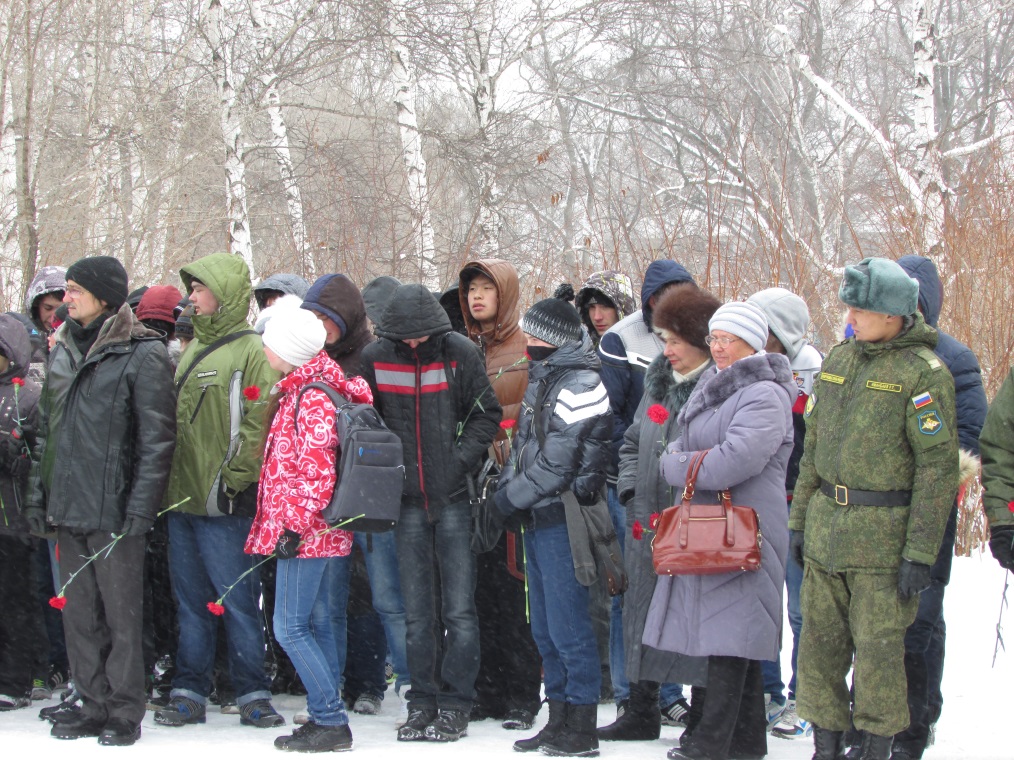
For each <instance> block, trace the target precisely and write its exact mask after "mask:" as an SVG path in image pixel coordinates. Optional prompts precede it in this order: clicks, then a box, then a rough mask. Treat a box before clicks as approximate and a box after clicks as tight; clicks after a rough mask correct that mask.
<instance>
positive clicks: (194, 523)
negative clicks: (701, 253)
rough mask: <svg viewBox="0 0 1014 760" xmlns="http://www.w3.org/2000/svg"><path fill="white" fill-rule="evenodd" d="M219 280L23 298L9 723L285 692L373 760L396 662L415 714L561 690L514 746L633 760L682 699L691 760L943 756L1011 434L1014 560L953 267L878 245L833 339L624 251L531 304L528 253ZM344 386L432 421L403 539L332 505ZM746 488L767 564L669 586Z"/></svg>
mask: <svg viewBox="0 0 1014 760" xmlns="http://www.w3.org/2000/svg"><path fill="white" fill-rule="evenodd" d="M180 280H181V283H182V285H183V287H184V289H185V293H184V292H181V291H180V290H179V289H177V288H176V287H175V286H172V285H156V286H152V287H145V288H140V289H138V290H135V291H133V292H131V291H129V286H128V275H127V272H126V270H125V269H124V267H123V266H122V264H121V263H120V262H119V261H117V260H116V259H114V258H111V257H105V256H94V257H86V258H83V259H80V260H78V261H76V262H74V263H73V264H72V265H71V266H70V267H68V268H67V269H63V268H61V267H55V266H49V267H45V268H43V269H42V270H40V271H39V273H38V274H37V276H36V277H35V279H34V280H33V282H32V283H31V285H30V287H29V289H28V293H27V298H26V304H25V313H24V314H17V313H9V314H6V315H2V316H0V512H2V517H3V519H2V521H0V608H3V609H4V610H5V612H4V615H3V616H2V617H0V710H2V711H6V710H16V709H23V708H26V707H28V706H29V705H30V704H31V701H32V700H33V699H36V700H44V699H48V698H49V697H50V696H51V695H52V694H53V692H54V691H61V690H62V699H61V701H60V702H59V703H58V704H55V705H52V706H48V707H45V708H43V709H42V711H41V713H40V717H41V718H44V719H47V720H48V721H49V722H50V723H51V728H50V733H51V735H52V736H53V737H56V738H59V739H79V738H88V737H90V738H93V739H94V738H97V740H98V742H99V743H100V744H104V745H120V746H123V745H131V744H133V743H134V742H136V741H137V740H138V739H139V738H140V735H141V723H142V719H143V718H144V716H145V713H146V710H151V711H152V712H153V717H152V719H153V721H154V722H155V723H157V724H159V725H162V726H170V727H183V726H187V725H193V724H202V723H205V722H206V719H207V711H208V710H209V708H210V705H218V706H219V707H220V709H221V711H222V712H224V713H233V714H238V716H239V721H240V723H241V724H242V725H247V726H252V727H258V728H280V727H282V726H285V725H286V719H285V717H283V716H282V715H281V714H279V712H278V711H277V710H276V709H275V707H274V705H273V703H272V696H273V694H277V693H281V692H288V693H294V694H305V695H306V711H305V712H302V713H299V714H297V715H296V716H294V718H293V722H294V723H296V724H297V727H296V728H295V729H294V730H293V731H292V732H291V733H286V734H284V735H281V736H278V737H277V738H276V739H275V741H274V744H275V746H276V747H277V748H279V749H281V750H286V751H302V752H318V751H341V750H349V749H352V746H353V737H352V732H351V730H350V728H349V716H348V713H349V711H354V712H356V713H361V714H365V715H375V714H377V713H378V712H380V710H381V704H382V701H383V699H384V696H385V692H386V691H387V689H388V688H389V685H393V688H394V690H395V691H396V692H398V693H399V694H401V695H402V697H403V700H404V702H403V703H402V704H403V706H404V711H403V714H401V715H400V717H399V719H398V720H397V726H396V729H397V733H396V738H397V740H398V741H435V742H452V741H457V740H458V739H460V738H462V737H464V736H466V735H467V731H468V725H469V723H470V722H471V721H476V720H488V719H494V720H496V721H499V722H500V723H501V725H502V726H503V728H504V729H507V730H515V731H527V730H530V729H533V727H534V726H535V724H536V722H537V715H538V713H539V712H540V710H541V709H542V706H543V705H544V704H545V705H546V710H547V712H548V718H547V719H546V721H545V722H544V723H543V724H542V726H541V728H540V730H539V731H538V732H537V733H535V734H534V735H531V736H527V737H526V738H523V739H519V740H517V741H516V742H514V744H513V748H514V749H515V750H517V751H519V752H533V751H540V752H542V753H543V754H547V755H551V756H576V757H591V756H597V755H598V754H599V752H600V741H603V742H607V741H651V740H655V739H658V738H659V736H660V732H661V727H662V725H670V726H678V727H681V728H682V729H683V731H682V734H681V736H680V740H679V745H678V746H676V747H673V748H672V749H671V750H670V751H669V753H668V757H669V758H671V760H681V759H687V760H727V759H728V758H739V759H742V758H760V757H763V756H764V755H765V754H767V751H768V739H769V738H770V737H776V738H778V739H785V740H800V739H802V740H806V741H810V740H811V738H812V742H813V745H814V755H813V758H814V760H841V759H842V758H849V759H850V760H889V759H891V760H917V759H918V758H921V757H923V753H924V752H925V751H926V750H927V747H929V746H930V745H931V744H932V742H933V731H934V724H935V723H936V721H937V720H938V718H939V716H940V712H941V709H942V697H941V693H940V683H941V676H942V668H943V659H944V641H945V633H946V627H945V622H944V619H943V604H942V603H943V595H944V589H945V587H946V585H947V582H948V578H949V574H950V567H951V557H952V556H953V545H954V538H955V521H956V513H957V505H958V495H959V492H960V491H961V490H962V489H963V488H964V487H965V485H966V484H967V483H968V481H969V479H970V478H971V477H974V475H975V474H976V473H977V472H978V470H979V460H978V457H979V456H980V455H981V465H982V483H983V485H984V487H985V499H984V502H985V508H986V511H987V515H988V518H989V522H990V529H991V540H990V546H991V549H992V552H993V555H994V556H995V557H996V559H997V560H998V562H999V563H1000V564H1001V565H1002V566H1003V567H1005V568H1007V569H1014V374H1012V375H1011V376H1010V377H1008V378H1007V380H1006V382H1005V383H1004V384H1003V387H1002V388H1001V390H1000V393H999V394H998V396H997V399H996V401H995V402H994V405H993V407H992V408H991V409H989V411H988V414H987V400H986V395H985V392H984V390H983V385H982V379H981V373H980V370H979V365H978V362H977V361H976V359H975V356H974V354H973V353H972V351H971V350H970V349H969V348H968V347H966V346H964V345H962V344H961V343H959V342H958V341H956V340H955V339H954V338H952V337H950V336H948V335H947V334H945V333H943V332H942V331H940V330H939V329H938V328H937V327H936V325H937V320H938V319H939V316H940V311H941V307H942V303H943V288H942V284H941V281H940V279H939V276H938V274H937V271H936V269H935V267H934V265H933V262H932V261H931V260H930V259H927V258H925V257H921V256H906V257H903V258H902V259H900V260H899V261H897V262H895V261H891V260H887V259H882V258H869V259H865V260H863V261H862V262H860V263H858V264H856V265H850V266H847V267H846V268H845V271H844V277H843V280H842V283H841V286H840V289H839V298H840V300H841V303H842V308H843V310H844V312H845V315H846V317H845V324H844V336H843V338H844V339H843V340H842V341H841V342H840V343H839V344H837V345H835V346H834V347H832V348H830V349H829V350H828V352H827V354H826V356H822V354H821V353H820V352H819V351H818V350H817V348H816V347H815V346H813V345H812V344H811V342H810V340H809V336H810V335H811V334H812V328H811V325H810V315H809V312H808V309H807V305H806V301H805V300H804V299H803V298H801V297H800V296H799V295H798V294H795V293H792V292H790V291H788V290H786V289H784V288H778V287H774V288H767V289H764V290H760V291H759V292H757V293H754V294H753V295H752V296H750V297H749V298H748V299H746V300H745V301H732V302H728V303H724V304H723V303H721V302H720V301H719V300H718V299H717V298H716V297H715V296H714V295H712V294H711V293H709V292H707V291H706V290H705V289H703V288H701V287H700V286H699V285H698V284H697V283H696V282H695V280H694V278H693V276H692V275H691V273H690V272H689V271H688V270H687V269H686V268H685V267H683V266H681V265H680V264H678V263H677V262H674V261H668V260H662V261H655V262H653V263H652V264H650V265H649V266H648V267H647V269H646V271H645V272H644V273H643V276H642V277H641V280H642V283H643V284H642V287H641V293H640V301H639V304H638V301H637V300H636V299H635V293H634V288H633V282H632V279H631V278H630V277H629V276H628V275H626V274H624V273H621V272H617V271H601V272H596V273H594V274H593V275H592V276H591V277H589V278H588V279H587V280H586V281H585V282H584V283H583V284H582V285H581V286H580V288H578V289H577V290H576V291H575V289H574V288H573V287H571V286H563V287H561V288H558V290H557V292H556V293H555V294H554V296H553V297H550V298H545V299H542V300H540V301H537V302H536V303H534V304H533V305H532V306H531V307H529V308H528V309H527V310H523V309H522V308H521V305H522V296H521V291H520V283H519V279H518V274H517V272H516V270H515V269H514V267H513V266H512V265H511V264H510V263H508V262H506V261H502V260H495V259H490V260H475V261H469V262H467V263H466V264H465V265H464V267H462V269H461V271H460V274H459V277H458V281H457V282H456V283H455V284H454V285H453V286H452V287H451V288H450V289H449V290H448V291H446V292H444V293H432V292H430V291H429V290H428V289H427V288H425V287H424V286H422V285H418V284H403V283H401V282H399V281H398V280H396V279H395V278H393V277H387V276H385V277H380V278H377V279H376V280H373V281H371V282H369V283H367V284H365V286H364V287H363V288H362V289H360V288H359V287H358V286H357V284H356V283H355V282H353V281H352V280H351V279H350V278H349V277H347V276H346V275H343V274H327V275H324V276H322V277H320V278H319V279H317V280H316V281H315V282H313V283H312V284H311V283H309V282H307V281H306V280H304V279H303V278H302V277H299V276H298V275H295V274H275V275H272V276H270V277H267V278H265V279H263V280H261V281H260V282H259V283H258V284H257V285H256V286H253V284H252V283H251V281H250V275H249V270H248V269H247V266H246V264H245V263H244V262H243V261H242V259H240V258H238V257H236V256H233V255H229V254H224V253H222V254H212V255H210V256H206V257H204V258H201V259H199V260H197V261H194V262H193V263H191V264H188V265H187V266H185V267H183V269H182V270H181V271H180ZM251 296H253V297H254V299H255V301H256V310H255V312H254V313H255V320H254V322H253V323H251V321H250V314H251ZM339 398H341V399H343V400H344V401H347V402H349V403H352V404H372V405H373V407H374V408H375V409H376V410H377V412H378V413H379V415H380V416H381V418H382V419H383V421H384V422H385V424H386V426H387V427H388V428H389V430H390V431H391V432H392V433H393V434H395V435H396V436H397V438H398V439H399V440H400V442H401V446H402V452H403V459H404V467H405V478H404V485H403V489H402V496H401V505H400V515H399V518H398V521H397V525H396V527H395V528H394V529H393V530H391V531H387V532H363V531H355V530H349V529H346V526H344V525H341V524H339V525H337V526H335V525H332V524H330V523H329V522H328V521H327V520H325V519H324V518H323V517H322V513H323V511H324V510H325V508H326V507H327V506H328V504H329V503H330V502H331V497H332V494H333V493H334V492H335V489H341V487H342V482H341V479H340V478H339V476H338V467H337V465H338V461H339V457H340V455H341V451H340V439H339V433H338V426H337V425H336V422H337V418H338V415H339V409H338V404H337V401H336V400H337V399H339ZM980 447H981V451H980ZM716 492H719V493H725V494H729V495H730V497H731V501H732V503H735V504H736V505H739V506H741V507H746V508H749V509H750V510H752V512H753V514H754V515H755V516H756V520H757V524H758V532H759V542H758V543H759V549H758V555H759V562H758V563H757V566H756V568H754V570H753V571H750V570H735V571H730V572H718V573H704V572H691V573H686V572H678V573H674V574H664V573H663V574H659V572H657V571H656V568H655V565H654V564H653V540H652V539H653V538H656V537H657V536H654V535H653V534H655V533H656V531H658V532H661V531H662V530H663V527H662V526H663V523H664V521H662V520H661V519H660V516H661V515H662V514H663V513H665V512H666V510H669V509H676V508H677V507H675V506H674V505H676V504H678V503H679V502H680V500H681V499H680V494H681V493H682V494H683V500H684V501H686V502H687V503H690V502H691V500H692V502H693V503H695V504H696V503H699V504H711V503H713V502H714V501H715V498H716V497H715V494H716ZM598 514H601V515H602V516H603V517H602V520H601V521H599V528H602V523H603V522H604V523H606V524H607V525H605V527H604V529H602V530H600V531H599V532H596V530H597V529H596V527H595V525H596V523H595V520H596V515H598ZM722 519H723V520H724V518H722ZM608 523H611V530H610V527H609V525H608ZM610 542H612V543H615V544H618V550H619V552H621V553H622V558H623V561H622V566H623V572H620V573H619V574H620V575H622V576H623V577H624V578H625V581H624V582H622V583H621V582H618V581H617V580H616V577H617V571H616V569H615V568H612V569H610V570H609V572H607V571H606V568H605V567H604V566H603V565H602V559H601V556H602V555H601V553H600V551H599V549H600V547H596V546H595V544H596V543H602V544H609V543H610ZM596 565H598V566H596ZM607 575H608V582H607V578H606V576H607ZM786 605H787V609H788V619H789V622H790V628H791V637H792V638H791V647H789V646H788V644H787V645H786V649H787V650H788V652H789V653H790V654H789V672H790V674H791V678H790V679H789V681H788V684H787V685H786V684H785V683H784V682H783V680H782V665H781V662H780V649H781V642H782V620H783V617H784V614H785V608H786ZM786 642H788V639H786ZM850 671H851V674H852V677H851V683H850V682H849V680H848V678H849V673H850ZM604 699H605V700H609V699H611V700H613V701H615V703H616V719H615V721H614V722H612V723H609V724H608V725H603V726H598V725H597V714H598V705H599V703H600V701H603V700H604Z"/></svg>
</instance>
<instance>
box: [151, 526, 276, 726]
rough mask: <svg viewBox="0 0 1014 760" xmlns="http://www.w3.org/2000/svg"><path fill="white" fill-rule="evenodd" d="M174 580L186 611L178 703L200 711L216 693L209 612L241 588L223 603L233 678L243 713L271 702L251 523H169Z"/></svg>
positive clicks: (177, 681)
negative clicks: (183, 700)
mask: <svg viewBox="0 0 1014 760" xmlns="http://www.w3.org/2000/svg"><path fill="white" fill-rule="evenodd" d="M168 517H169V574H170V577H171V578H172V585H173V591H174V592H175V594H176V600H177V603H178V605H179V614H178V620H179V626H180V639H179V647H178V649H177V653H176V675H175V677H174V678H173V690H172V694H173V695H177V694H179V695H182V696H186V697H190V698H191V699H193V700H196V701H197V702H200V703H201V704H204V703H206V702H207V700H208V694H209V693H210V692H211V674H212V671H213V670H214V667H215V640H216V630H217V627H218V621H217V620H216V619H215V616H214V615H212V614H211V613H210V612H209V611H208V606H207V605H208V602H213V601H215V600H216V599H218V598H219V597H221V596H222V594H224V593H225V592H226V589H227V587H228V586H229V585H230V584H233V583H235V584H236V585H235V586H234V587H233V588H232V590H231V591H229V593H228V595H227V596H226V597H225V599H224V600H223V601H222V604H223V605H224V606H225V616H224V618H223V619H224V621H225V634H226V639H227V641H228V642H229V676H230V678H231V680H232V685H233V688H234V689H235V690H236V703H237V704H238V705H240V706H242V705H245V704H246V703H248V702H252V701H253V700H255V699H270V698H271V691H270V679H269V678H268V675H267V673H266V672H265V670H264V651H265V650H264V619H263V615H262V613H261V609H260V596H261V583H260V573H259V572H258V571H257V570H254V571H253V572H251V573H250V574H249V575H247V576H246V577H245V578H243V579H242V580H239V577H240V576H241V575H243V573H245V572H246V571H247V570H249V569H250V568H251V567H253V566H254V565H256V564H257V563H258V562H260V561H261V558H260V557H257V556H251V555H249V554H246V553H244V552H243V546H244V544H245V543H246V538H247V534H248V533H249V532H250V525H251V522H252V521H251V519H250V518H248V517H239V516H235V515H226V516H224V517H201V516H199V515H190V514H185V513H182V512H170V513H169V515H168Z"/></svg>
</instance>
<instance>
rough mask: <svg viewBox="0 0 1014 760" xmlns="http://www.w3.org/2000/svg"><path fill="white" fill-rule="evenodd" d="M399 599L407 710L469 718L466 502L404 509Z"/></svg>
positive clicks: (475, 642) (471, 619) (473, 627)
mask: <svg viewBox="0 0 1014 760" xmlns="http://www.w3.org/2000/svg"><path fill="white" fill-rule="evenodd" d="M396 535H397V542H398V570H399V573H400V575H401V590H402V595H403V597H404V600H405V616H406V629H407V636H406V652H407V655H408V668H409V671H410V672H411V674H412V684H411V688H410V689H409V690H408V693H407V694H406V697H407V698H408V701H409V703H410V705H411V706H412V707H421V708H440V709H447V710H464V711H466V712H467V711H470V710H471V709H472V703H473V701H474V700H475V678H476V675H477V674H478V672H479V621H478V619H477V617H476V613H475V555H474V554H472V547H471V537H472V514H471V507H470V505H469V503H468V502H467V501H461V502H457V503H455V504H449V505H447V506H445V507H443V508H441V510H440V517H439V519H438V520H437V522H435V523H431V522H430V521H429V519H428V515H427V512H426V510H424V509H419V508H414V507H403V508H402V510H401V519H400V520H399V522H398V527H397V530H396Z"/></svg>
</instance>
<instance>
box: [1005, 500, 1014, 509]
mask: <svg viewBox="0 0 1014 760" xmlns="http://www.w3.org/2000/svg"><path fill="white" fill-rule="evenodd" d="M1007 509H1009V510H1010V511H1011V512H1014V501H1009V502H1007Z"/></svg>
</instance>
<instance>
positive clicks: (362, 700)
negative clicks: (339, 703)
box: [352, 694, 381, 715]
mask: <svg viewBox="0 0 1014 760" xmlns="http://www.w3.org/2000/svg"><path fill="white" fill-rule="evenodd" d="M380 702H381V699H380V697H377V696H374V695H373V694H360V695H359V697H358V698H357V699H356V703H355V704H354V705H353V706H352V712H354V713H359V714H360V715H379V714H380Z"/></svg>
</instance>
